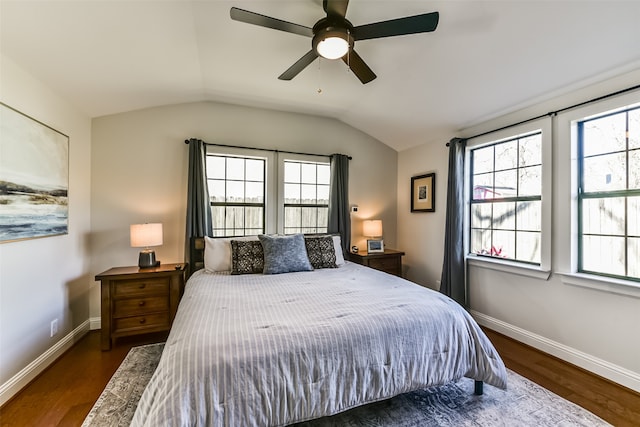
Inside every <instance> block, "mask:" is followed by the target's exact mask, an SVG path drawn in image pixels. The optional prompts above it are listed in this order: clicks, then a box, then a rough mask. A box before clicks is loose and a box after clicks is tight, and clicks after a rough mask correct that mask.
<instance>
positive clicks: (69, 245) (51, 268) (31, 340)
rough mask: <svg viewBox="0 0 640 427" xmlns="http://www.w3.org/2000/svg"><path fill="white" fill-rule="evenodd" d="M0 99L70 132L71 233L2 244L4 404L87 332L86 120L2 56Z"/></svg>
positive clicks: (0, 370) (0, 391) (0, 397)
mask: <svg viewBox="0 0 640 427" xmlns="http://www.w3.org/2000/svg"><path fill="white" fill-rule="evenodd" d="M0 100H1V101H2V102H3V103H5V104H7V105H9V106H11V107H13V108H15V109H17V110H18V111H21V112H22V113H24V114H26V115H28V116H31V117H33V118H35V119H37V120H39V121H41V122H43V123H45V124H47V125H49V126H51V127H53V128H54V129H56V130H58V131H60V132H62V133H64V134H66V135H68V136H69V234H68V235H64V236H55V237H47V238H40V239H32V240H24V241H18V242H9V243H3V244H0V404H2V403H3V402H4V401H5V400H6V399H7V398H8V397H10V396H11V394H12V393H14V392H15V391H17V390H18V389H19V388H20V387H22V386H23V385H25V384H26V383H27V382H28V381H29V380H30V379H31V378H32V377H33V376H34V375H35V374H36V373H37V372H38V370H39V369H42V368H43V367H44V366H45V365H46V363H48V362H50V361H51V360H52V359H53V358H55V355H56V354H59V353H60V352H61V351H62V350H63V349H64V348H65V347H67V346H69V345H70V344H71V343H72V342H73V340H74V339H77V337H78V336H80V335H81V334H82V333H83V331H84V332H86V331H87V330H88V322H87V319H88V317H89V296H88V293H89V284H90V280H89V263H88V259H89V251H88V243H87V238H88V234H89V225H90V204H89V203H90V198H89V191H90V180H91V177H90V166H89V164H90V155H91V121H90V119H89V118H88V117H85V116H83V115H82V114H80V113H78V112H77V110H75V109H74V108H73V107H72V106H71V105H69V104H68V103H67V102H66V101H65V100H64V99H61V98H60V97H59V96H57V95H56V94H55V93H54V92H53V91H51V90H50V89H49V88H47V87H46V86H45V85H44V84H42V83H41V82H39V81H38V80H36V79H35V78H34V77H32V76H31V75H30V74H28V73H27V72H25V71H24V70H22V69H21V68H19V67H18V66H17V65H16V64H15V63H14V62H13V61H12V60H11V59H9V58H7V57H6V56H2V58H1V62H0ZM53 319H58V321H59V333H58V334H57V335H56V336H54V337H52V338H51V337H50V336H49V333H50V323H51V321H52V320H53ZM36 359H38V361H39V362H40V363H35V364H34V363H33V362H34V361H36Z"/></svg>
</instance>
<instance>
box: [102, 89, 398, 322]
mask: <svg viewBox="0 0 640 427" xmlns="http://www.w3.org/2000/svg"><path fill="white" fill-rule="evenodd" d="M188 138H199V139H202V140H204V141H206V142H210V143H220V144H229V145H238V146H247V147H259V148H267V149H279V150H289V151H298V152H307V153H318V154H332V153H336V152H337V153H343V154H348V155H351V156H353V160H351V162H350V170H349V176H350V184H349V193H350V203H351V204H357V205H359V207H360V211H359V212H358V214H357V215H354V216H353V217H352V226H353V233H352V240H353V241H354V242H355V243H359V244H360V245H361V247H363V246H362V245H363V244H364V241H363V240H362V237H361V234H362V225H361V220H362V219H366V218H379V219H382V220H383V223H384V238H385V243H386V244H387V246H389V247H395V246H396V229H395V224H396V203H395V201H396V179H397V169H396V165H397V153H396V152H395V151H394V150H392V149H391V148H389V147H388V146H386V145H384V144H382V143H381V142H379V141H377V140H375V139H373V138H371V137H370V136H368V135H365V134H364V133H362V132H360V131H358V130H355V129H354V128H352V127H350V126H348V125H345V124H344V123H341V122H339V121H337V120H334V119H328V118H321V117H314V116H308V115H303V114H294V113H285V112H280V111H273V110H265V109H259V108H250V107H242V106H236V105H229V104H220V103H214V102H202V103H192V104H182V105H173V106H166V107H159V108H151V109H146V110H141V111H134V112H129V113H123V114H117V115H112V116H105V117H100V118H97V119H94V121H93V133H92V140H93V148H92V158H91V170H92V184H91V208H92V216H91V231H92V236H91V249H92V254H93V257H92V263H91V272H92V275H93V274H97V273H100V272H101V271H103V270H106V269H108V268H110V267H112V266H119V265H135V264H136V263H137V253H138V249H135V248H131V247H129V225H130V224H133V223H139V222H161V223H163V224H164V234H165V235H164V244H163V245H162V246H161V247H158V248H156V256H157V258H158V259H160V260H161V261H163V262H182V261H183V260H184V235H185V216H186V188H187V168H188V146H187V145H185V144H184V143H183V141H184V140H185V139H188ZM98 288H99V284H98V283H97V282H96V283H94V285H93V288H92V297H91V301H92V303H91V317H92V319H94V320H96V319H97V318H98V317H99V316H100V298H99V289H98ZM95 323H96V326H97V322H95Z"/></svg>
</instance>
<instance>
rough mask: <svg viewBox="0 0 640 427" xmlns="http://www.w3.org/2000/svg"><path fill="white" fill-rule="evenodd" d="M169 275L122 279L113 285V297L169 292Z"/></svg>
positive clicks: (165, 293) (164, 293)
mask: <svg viewBox="0 0 640 427" xmlns="http://www.w3.org/2000/svg"><path fill="white" fill-rule="evenodd" d="M170 282H171V278H169V277H154V278H148V279H135V280H122V281H119V282H118V284H117V285H116V286H114V290H113V297H114V298H127V297H132V296H135V295H151V294H163V295H168V294H169V284H170Z"/></svg>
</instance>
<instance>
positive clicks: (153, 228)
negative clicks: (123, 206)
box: [130, 223, 162, 248]
mask: <svg viewBox="0 0 640 427" xmlns="http://www.w3.org/2000/svg"><path fill="white" fill-rule="evenodd" d="M130 231H131V247H132V248H148V247H150V246H160V245H162V224H161V223H155V224H131V229H130Z"/></svg>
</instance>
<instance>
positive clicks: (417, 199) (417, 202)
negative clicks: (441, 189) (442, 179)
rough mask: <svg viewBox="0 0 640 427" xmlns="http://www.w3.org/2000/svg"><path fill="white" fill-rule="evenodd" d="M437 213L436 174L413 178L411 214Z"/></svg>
mask: <svg viewBox="0 0 640 427" xmlns="http://www.w3.org/2000/svg"><path fill="white" fill-rule="evenodd" d="M435 211H436V174H435V173H428V174H425V175H419V176H414V177H411V212H435Z"/></svg>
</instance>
